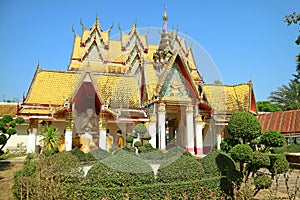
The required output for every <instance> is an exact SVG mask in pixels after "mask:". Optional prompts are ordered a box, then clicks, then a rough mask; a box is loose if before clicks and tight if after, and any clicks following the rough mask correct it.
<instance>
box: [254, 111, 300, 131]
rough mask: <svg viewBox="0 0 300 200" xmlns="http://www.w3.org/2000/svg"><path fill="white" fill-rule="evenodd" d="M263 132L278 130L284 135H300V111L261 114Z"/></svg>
mask: <svg viewBox="0 0 300 200" xmlns="http://www.w3.org/2000/svg"><path fill="white" fill-rule="evenodd" d="M258 119H259V121H260V123H261V124H262V131H263V132H265V131H267V130H276V131H279V132H281V133H283V134H288V133H299V134H300V123H299V122H300V110H289V111H283V112H272V113H264V114H259V115H258Z"/></svg>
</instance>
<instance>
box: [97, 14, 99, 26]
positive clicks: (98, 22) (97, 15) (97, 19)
mask: <svg viewBox="0 0 300 200" xmlns="http://www.w3.org/2000/svg"><path fill="white" fill-rule="evenodd" d="M96 23H97V24H98V23H99V20H98V13H97V14H96Z"/></svg>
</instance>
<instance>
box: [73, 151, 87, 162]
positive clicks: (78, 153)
mask: <svg viewBox="0 0 300 200" xmlns="http://www.w3.org/2000/svg"><path fill="white" fill-rule="evenodd" d="M69 152H70V153H71V154H72V155H74V156H76V157H77V158H78V159H79V161H80V162H86V161H87V157H86V154H85V153H84V152H82V151H81V150H79V149H72V150H71V151H69Z"/></svg>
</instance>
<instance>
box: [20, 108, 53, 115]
mask: <svg viewBox="0 0 300 200" xmlns="http://www.w3.org/2000/svg"><path fill="white" fill-rule="evenodd" d="M19 113H20V114H42V115H43V114H44V115H50V114H53V113H52V111H51V110H50V108H48V109H33V108H24V109H22V110H20V112H19Z"/></svg>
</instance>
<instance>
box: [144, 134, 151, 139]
mask: <svg viewBox="0 0 300 200" xmlns="http://www.w3.org/2000/svg"><path fill="white" fill-rule="evenodd" d="M143 139H144V140H151V135H150V134H149V133H146V134H145V135H144V136H143Z"/></svg>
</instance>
